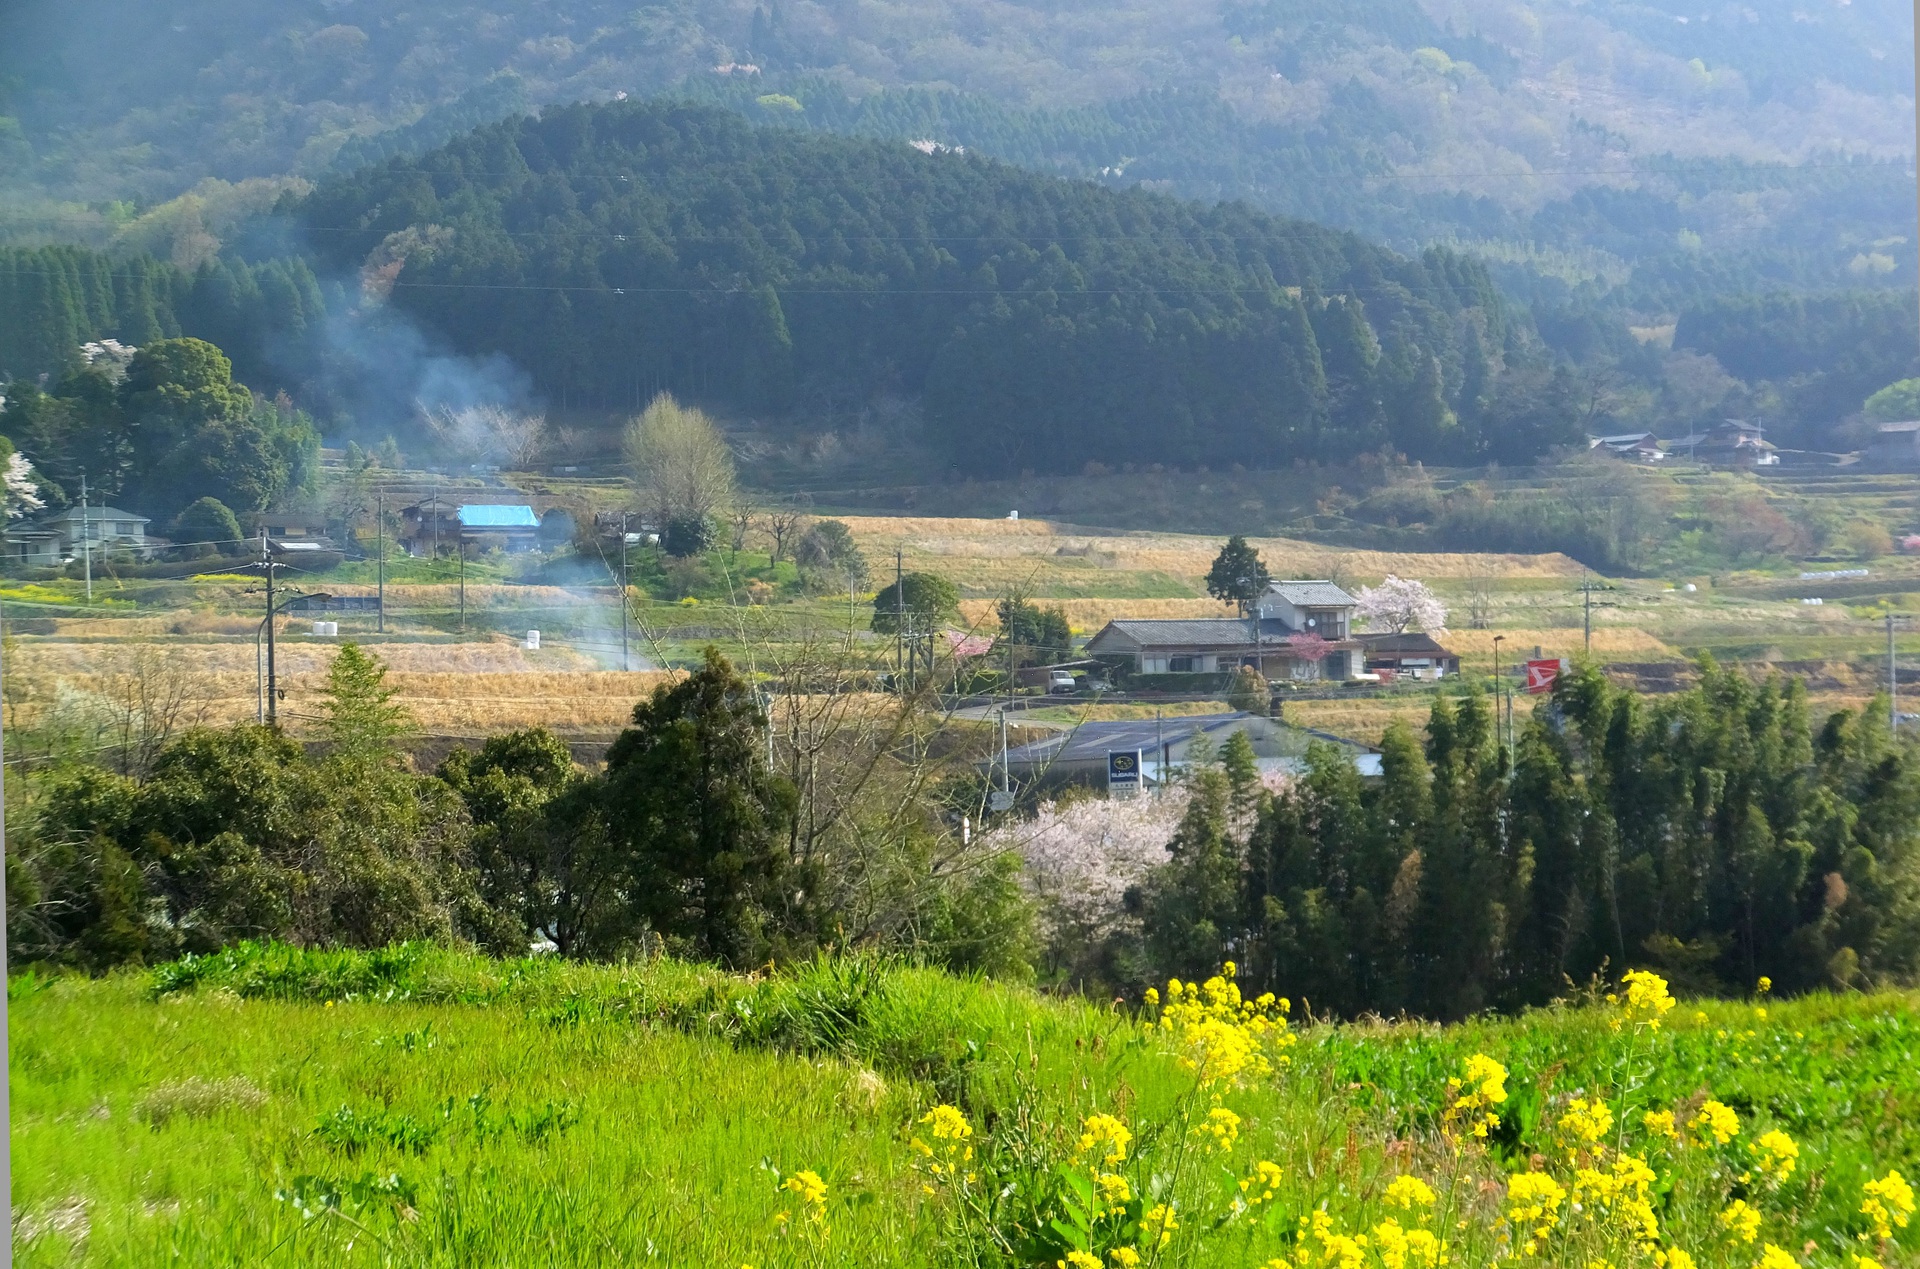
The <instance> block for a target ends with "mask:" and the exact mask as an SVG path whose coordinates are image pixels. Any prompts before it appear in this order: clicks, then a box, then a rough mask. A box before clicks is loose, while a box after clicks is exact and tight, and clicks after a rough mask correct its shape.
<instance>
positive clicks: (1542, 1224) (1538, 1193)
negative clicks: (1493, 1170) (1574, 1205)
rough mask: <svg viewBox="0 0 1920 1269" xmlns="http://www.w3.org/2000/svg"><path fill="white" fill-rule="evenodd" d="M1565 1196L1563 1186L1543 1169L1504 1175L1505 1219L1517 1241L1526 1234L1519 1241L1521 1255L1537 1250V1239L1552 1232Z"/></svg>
mask: <svg viewBox="0 0 1920 1269" xmlns="http://www.w3.org/2000/svg"><path fill="white" fill-rule="evenodd" d="M1566 1199H1567V1191H1566V1189H1565V1188H1564V1187H1562V1186H1561V1184H1560V1183H1559V1182H1558V1181H1556V1180H1554V1179H1553V1178H1552V1177H1550V1176H1548V1175H1547V1174H1546V1173H1544V1172H1517V1173H1515V1174H1514V1175H1513V1176H1511V1177H1509V1178H1507V1221H1508V1223H1509V1224H1511V1225H1512V1226H1513V1230H1514V1237H1515V1239H1516V1241H1517V1240H1518V1239H1519V1238H1520V1237H1521V1236H1522V1235H1523V1234H1526V1235H1529V1236H1528V1237H1527V1238H1526V1241H1525V1242H1524V1243H1522V1244H1521V1247H1520V1250H1521V1254H1522V1255H1527V1256H1531V1255H1533V1254H1534V1253H1535V1252H1536V1251H1537V1250H1539V1247H1538V1241H1537V1240H1539V1239H1541V1238H1545V1237H1546V1236H1547V1235H1548V1234H1550V1233H1552V1232H1553V1227H1554V1225H1556V1224H1557V1223H1558V1222H1559V1219H1560V1217H1559V1213H1560V1205H1561V1204H1562V1203H1564V1202H1566Z"/></svg>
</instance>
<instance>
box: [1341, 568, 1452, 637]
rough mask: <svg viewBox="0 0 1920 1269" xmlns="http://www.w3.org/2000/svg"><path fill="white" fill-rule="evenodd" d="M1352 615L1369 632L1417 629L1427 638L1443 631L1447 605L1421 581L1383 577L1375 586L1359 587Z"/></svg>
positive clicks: (1390, 574)
mask: <svg viewBox="0 0 1920 1269" xmlns="http://www.w3.org/2000/svg"><path fill="white" fill-rule="evenodd" d="M1358 598H1359V601H1360V602H1359V605H1358V606H1357V607H1356V608H1355V609H1354V613H1353V615H1354V616H1355V617H1356V618H1358V619H1359V621H1360V624H1361V625H1363V626H1365V627H1366V628H1367V629H1369V630H1386V631H1390V632H1392V633H1393V634H1405V633H1406V632H1407V631H1408V630H1411V629H1413V628H1415V627H1418V628H1419V629H1421V630H1424V631H1426V632H1427V633H1428V634H1430V635H1435V636H1438V635H1443V634H1445V633H1446V632H1447V606H1446V605H1445V604H1444V603H1442V602H1440V597H1439V596H1438V595H1436V594H1434V593H1433V591H1432V590H1431V589H1429V588H1428V586H1427V584H1426V583H1425V582H1421V581H1415V580H1414V579H1413V578H1410V577H1395V576H1394V575H1393V574H1392V573H1388V574H1387V578H1386V580H1385V581H1383V582H1381V583H1380V584H1379V585H1378V586H1362V587H1361V588H1360V594H1359V596H1358Z"/></svg>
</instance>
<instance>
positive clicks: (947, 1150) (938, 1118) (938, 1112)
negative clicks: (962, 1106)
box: [907, 1105, 974, 1194]
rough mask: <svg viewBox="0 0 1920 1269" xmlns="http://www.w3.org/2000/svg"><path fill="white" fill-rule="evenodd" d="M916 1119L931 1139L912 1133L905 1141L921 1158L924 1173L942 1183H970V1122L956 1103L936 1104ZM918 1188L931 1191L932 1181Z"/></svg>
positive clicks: (971, 1128) (971, 1149)
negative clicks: (925, 1170) (929, 1140)
mask: <svg viewBox="0 0 1920 1269" xmlns="http://www.w3.org/2000/svg"><path fill="white" fill-rule="evenodd" d="M920 1122H921V1123H922V1124H924V1125H926V1127H927V1129H928V1131H929V1133H930V1134H931V1135H932V1137H933V1141H932V1142H931V1143H929V1142H926V1141H923V1140H921V1139H920V1138H919V1137H915V1138H914V1139H913V1140H912V1141H910V1142H908V1143H907V1144H908V1145H909V1146H910V1147H911V1148H912V1150H913V1152H914V1153H915V1154H917V1155H919V1156H920V1157H921V1158H922V1159H923V1160H924V1161H925V1166H926V1169H927V1172H928V1174H929V1175H930V1176H931V1177H932V1178H933V1180H934V1181H935V1182H936V1183H938V1184H942V1185H952V1184H955V1183H965V1184H971V1183H972V1182H973V1180H974V1174H973V1172H972V1170H971V1167H970V1165H971V1164H972V1162H973V1145H972V1142H971V1138H972V1137H973V1125H972V1124H970V1123H968V1122H967V1117H966V1116H965V1115H963V1114H962V1113H960V1110H959V1108H958V1107H955V1106H947V1105H940V1106H935V1107H934V1108H933V1109H932V1110H930V1111H928V1112H927V1113H926V1114H924V1115H922V1116H920ZM921 1189H922V1190H923V1191H924V1192H925V1193H928V1194H931V1193H933V1186H932V1185H923V1186H921Z"/></svg>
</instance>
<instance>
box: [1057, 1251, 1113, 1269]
mask: <svg viewBox="0 0 1920 1269" xmlns="http://www.w3.org/2000/svg"><path fill="white" fill-rule="evenodd" d="M1053 1263H1054V1264H1056V1265H1058V1266H1059V1267H1060V1269H1102V1267H1101V1264H1100V1261H1099V1260H1098V1259H1097V1258H1096V1257H1093V1256H1090V1255H1088V1254H1087V1253H1086V1252H1084V1251H1070V1252H1068V1253H1067V1258H1066V1259H1065V1260H1056V1261H1054V1262H1053Z"/></svg>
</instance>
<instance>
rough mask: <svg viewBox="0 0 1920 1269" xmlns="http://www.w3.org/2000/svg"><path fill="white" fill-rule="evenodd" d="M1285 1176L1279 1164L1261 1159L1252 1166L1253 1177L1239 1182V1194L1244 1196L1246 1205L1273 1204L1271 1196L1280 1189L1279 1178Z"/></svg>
mask: <svg viewBox="0 0 1920 1269" xmlns="http://www.w3.org/2000/svg"><path fill="white" fill-rule="evenodd" d="M1283 1175H1285V1173H1284V1171H1283V1170H1282V1168H1281V1167H1280V1165H1279V1164H1277V1163H1275V1162H1273V1161H1272V1160H1270V1159H1262V1160H1260V1162H1258V1163H1256V1164H1254V1165H1253V1175H1252V1176H1250V1177H1247V1178H1246V1179H1244V1180H1242V1181H1241V1182H1240V1192H1241V1193H1242V1194H1244V1195H1246V1201H1247V1202H1248V1204H1250V1205H1251V1206H1254V1207H1258V1206H1259V1205H1260V1204H1262V1203H1271V1202H1273V1196H1274V1194H1275V1193H1277V1192H1278V1191H1279V1189H1280V1178H1281V1177H1282V1176H1283Z"/></svg>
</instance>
